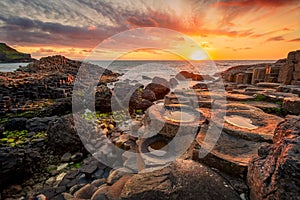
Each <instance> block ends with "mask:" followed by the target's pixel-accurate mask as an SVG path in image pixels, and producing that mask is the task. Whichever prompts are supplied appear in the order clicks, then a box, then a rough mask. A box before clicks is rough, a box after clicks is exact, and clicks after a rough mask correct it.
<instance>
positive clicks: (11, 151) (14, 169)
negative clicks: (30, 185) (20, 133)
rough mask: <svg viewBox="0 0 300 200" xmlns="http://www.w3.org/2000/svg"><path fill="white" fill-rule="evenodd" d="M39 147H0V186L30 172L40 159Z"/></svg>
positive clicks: (34, 168)
mask: <svg viewBox="0 0 300 200" xmlns="http://www.w3.org/2000/svg"><path fill="white" fill-rule="evenodd" d="M40 151H41V149H39V148H32V147H30V148H28V147H24V148H13V147H1V148H0V163H1V165H0V177H1V179H0V186H1V185H8V183H10V182H13V181H16V180H21V179H22V178H24V177H26V176H27V175H29V174H32V173H33V172H34V171H35V170H36V169H37V167H38V165H39V162H40V160H41V156H40V153H39V152H40Z"/></svg>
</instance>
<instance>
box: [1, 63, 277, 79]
mask: <svg viewBox="0 0 300 200" xmlns="http://www.w3.org/2000/svg"><path fill="white" fill-rule="evenodd" d="M85 61H86V62H90V63H92V64H95V65H99V66H100V67H104V68H106V69H109V70H111V71H114V72H117V73H120V74H122V76H121V78H120V80H126V79H128V80H131V81H132V80H134V81H136V82H140V83H142V84H145V83H146V82H148V81H147V80H151V79H152V78H153V77H155V76H159V77H163V78H166V79H167V80H168V79H170V78H172V77H174V76H175V75H176V74H177V73H178V72H180V71H184V70H185V71H189V72H193V73H197V74H202V75H204V74H206V75H211V76H214V75H215V74H217V73H218V72H222V71H224V70H226V69H228V68H230V67H233V66H237V65H251V64H259V63H274V62H276V61H275V60H213V61H212V60H208V61H190V62H187V61H161V60H159V61H156V60H151V61H150V60H117V61H113V62H112V61H103V60H88V61H87V60H85ZM27 64H28V63H0V72H13V71H15V70H17V69H18V68H19V67H20V66H26V65H27Z"/></svg>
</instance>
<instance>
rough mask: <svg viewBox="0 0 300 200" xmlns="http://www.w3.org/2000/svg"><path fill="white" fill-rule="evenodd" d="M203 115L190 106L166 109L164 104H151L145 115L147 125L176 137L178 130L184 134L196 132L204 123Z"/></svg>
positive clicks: (168, 135)
mask: <svg viewBox="0 0 300 200" xmlns="http://www.w3.org/2000/svg"><path fill="white" fill-rule="evenodd" d="M204 121H205V118H204V117H203V115H202V114H201V113H200V112H199V111H197V110H194V109H192V108H189V107H186V106H185V107H179V108H178V107H174V109H172V108H168V109H166V108H165V107H164V105H158V104H156V105H153V106H151V107H150V108H149V109H148V110H147V112H146V115H145V122H146V126H147V127H149V129H152V130H154V131H157V133H159V134H161V135H164V136H166V137H169V138H172V137H175V136H176V134H177V132H180V134H182V135H187V134H193V133H196V132H197V130H198V127H199V126H200V125H201V124H203V123H204Z"/></svg>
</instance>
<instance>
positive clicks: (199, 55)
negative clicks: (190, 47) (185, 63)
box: [190, 51, 207, 60]
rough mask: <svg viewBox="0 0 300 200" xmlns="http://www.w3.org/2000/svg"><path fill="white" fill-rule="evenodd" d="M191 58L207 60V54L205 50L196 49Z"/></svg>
mask: <svg viewBox="0 0 300 200" xmlns="http://www.w3.org/2000/svg"><path fill="white" fill-rule="evenodd" d="M190 59H192V60H206V59H207V55H206V53H205V52H203V51H195V52H193V53H192V54H191V55H190Z"/></svg>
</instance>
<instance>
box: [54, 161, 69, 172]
mask: <svg viewBox="0 0 300 200" xmlns="http://www.w3.org/2000/svg"><path fill="white" fill-rule="evenodd" d="M68 166H69V163H63V164H61V165H59V166H58V167H57V171H61V170H63V169H65V168H66V167H68Z"/></svg>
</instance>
